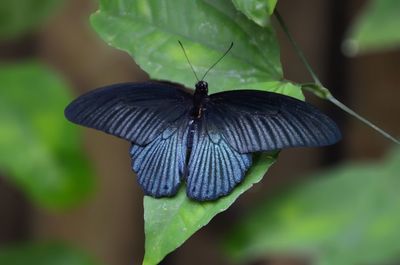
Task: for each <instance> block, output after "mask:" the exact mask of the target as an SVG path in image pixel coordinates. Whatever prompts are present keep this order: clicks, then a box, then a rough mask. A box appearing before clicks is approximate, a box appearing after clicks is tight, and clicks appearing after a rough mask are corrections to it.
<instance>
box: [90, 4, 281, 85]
mask: <svg viewBox="0 0 400 265" xmlns="http://www.w3.org/2000/svg"><path fill="white" fill-rule="evenodd" d="M91 21H92V25H93V27H94V28H95V30H96V31H97V32H98V33H99V34H100V36H101V37H102V38H103V39H104V40H105V41H106V42H107V43H109V44H110V45H112V46H113V47H116V48H119V49H121V50H124V51H126V52H128V53H129V54H130V55H131V56H132V57H133V58H134V59H135V61H136V62H137V63H138V64H139V65H140V67H141V68H142V69H143V70H145V71H146V72H147V73H148V74H149V75H150V77H151V78H153V79H164V80H171V81H174V82H179V83H182V84H184V85H186V86H188V87H194V84H195V82H196V79H195V77H194V75H193V73H192V72H191V70H190V67H189V65H188V63H187V61H186V59H185V56H184V54H183V52H182V50H181V47H180V46H179V45H178V40H181V41H182V43H183V44H184V46H185V48H186V51H187V53H188V56H189V58H190V60H191V62H192V64H193V66H194V68H195V70H196V72H197V74H198V76H199V78H201V77H202V75H203V74H204V73H205V72H206V70H207V69H208V68H209V67H210V66H211V64H213V63H214V62H215V61H216V60H217V59H218V58H219V57H220V56H221V55H222V54H223V52H224V51H225V50H226V49H227V48H228V47H229V45H230V43H231V42H233V43H234V46H233V49H232V50H231V52H230V53H229V54H228V55H227V56H226V57H225V58H224V60H222V61H221V62H220V63H219V64H218V65H217V66H216V67H215V68H214V69H213V70H212V71H210V73H209V74H208V75H207V77H206V80H207V81H208V83H209V89H210V92H211V93H214V92H217V91H222V90H225V89H235V88H237V87H239V86H240V85H242V84H249V83H258V82H268V81H279V80H282V69H281V65H280V60H279V46H278V42H277V39H276V37H275V34H274V31H273V29H272V28H271V27H265V28H263V27H260V26H258V25H256V24H255V23H253V22H252V21H250V20H249V19H247V18H246V17H245V16H244V15H242V14H241V13H240V12H237V11H236V9H235V7H234V6H233V4H232V3H231V1H230V0H193V1H187V0H176V1H169V0H138V1H131V0H121V1H114V0H101V1H100V10H98V11H97V12H96V13H95V14H94V15H93V16H92V18H91Z"/></svg>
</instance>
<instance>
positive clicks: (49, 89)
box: [0, 63, 93, 208]
mask: <svg viewBox="0 0 400 265" xmlns="http://www.w3.org/2000/svg"><path fill="white" fill-rule="evenodd" d="M0 84H1V88H0V120H1V123H0V172H1V173H2V174H4V175H5V176H7V177H8V178H9V180H10V181H12V182H13V183H15V184H16V185H17V186H18V187H20V188H21V189H22V190H23V191H24V192H25V193H26V194H27V195H28V196H29V197H30V198H32V199H33V200H34V201H35V202H37V203H39V204H40V205H41V206H44V207H50V208H60V207H61V208H62V207H67V206H72V205H74V204H76V203H77V202H79V201H81V200H82V199H83V198H84V197H85V196H86V195H87V194H88V192H89V191H90V190H91V189H92V184H93V179H92V176H93V174H92V172H91V170H90V169H89V167H88V163H87V160H86V158H85V157H84V155H83V150H81V148H80V147H79V138H78V133H77V128H76V127H74V125H72V124H70V123H68V122H67V120H66V119H65V118H64V114H63V113H64V107H65V106H66V105H67V104H68V103H69V102H70V101H71V96H70V95H69V93H68V92H67V91H68V89H67V87H66V86H65V85H64V84H63V83H62V82H61V81H60V80H59V78H58V77H57V76H56V75H55V74H54V73H53V72H51V71H49V70H48V69H46V68H45V67H43V66H42V65H40V64H38V63H26V64H15V65H4V66H0Z"/></svg>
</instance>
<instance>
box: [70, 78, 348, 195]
mask: <svg viewBox="0 0 400 265" xmlns="http://www.w3.org/2000/svg"><path fill="white" fill-rule="evenodd" d="M65 116H66V117H67V119H68V120H70V121H72V122H74V123H77V124H80V125H84V126H86V127H90V128H94V129H97V130H101V131H104V132H106V133H109V134H112V135H115V136H118V137H121V138H123V139H126V140H128V141H130V142H131V143H132V147H131V149H130V154H131V157H132V161H133V162H132V168H133V170H134V171H135V172H136V173H137V178H138V182H139V184H140V186H141V187H142V188H143V190H144V192H145V194H147V195H151V196H153V197H165V196H173V195H175V194H176V193H177V191H178V189H179V187H180V185H181V182H182V181H186V185H187V188H186V192H187V195H188V197H190V198H192V199H194V200H198V201H206V200H215V199H217V198H219V197H221V196H224V195H227V194H229V193H230V192H231V191H232V190H233V188H234V187H235V186H236V185H238V184H239V183H240V182H241V181H242V180H243V178H244V176H245V173H246V171H247V170H248V169H249V167H250V166H251V164H252V159H251V153H253V152H262V151H270V150H278V149H282V148H285V147H298V146H309V147H312V146H325V145H330V144H333V143H335V142H337V141H338V140H339V139H340V138H341V135H340V131H339V130H338V128H337V126H336V125H335V123H334V122H333V121H332V120H331V119H330V118H329V117H327V116H326V115H325V114H323V113H322V112H321V111H319V110H318V109H316V108H315V107H313V106H312V105H310V104H308V103H306V102H303V101H300V100H297V99H295V98H291V97H288V96H284V95H281V94H277V93H271V92H264V91H258V90H236V91H225V92H221V93H215V94H211V95H208V84H207V83H206V82H205V81H199V82H198V83H197V84H196V89H195V91H194V94H191V93H189V92H186V91H185V88H184V87H182V86H180V85H176V84H171V83H161V82H148V83H123V84H115V85H111V86H108V87H104V88H100V89H96V90H94V91H91V92H89V93H87V94H85V95H83V96H80V97H79V98H77V99H76V100H75V101H73V102H72V103H71V104H70V105H69V106H68V107H67V108H66V110H65Z"/></svg>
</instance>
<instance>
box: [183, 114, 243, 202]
mask: <svg viewBox="0 0 400 265" xmlns="http://www.w3.org/2000/svg"><path fill="white" fill-rule="evenodd" d="M193 131H194V135H193V145H192V150H191V153H190V159H189V164H188V176H187V183H186V185H187V190H186V193H187V195H188V197H190V198H192V199H194V200H197V201H207V200H215V199H217V198H219V197H221V196H224V195H227V194H229V193H230V192H231V191H232V189H233V188H234V187H235V186H236V185H237V184H239V183H240V182H241V181H242V180H243V178H244V175H245V173H246V171H247V169H248V168H249V167H250V166H251V154H241V153H239V152H237V151H236V150H234V149H233V148H232V147H231V146H230V145H229V144H228V143H227V142H226V140H225V139H224V138H223V137H222V132H221V131H220V130H219V129H218V127H217V126H216V124H214V123H213V120H211V119H208V117H207V115H206V116H205V117H203V118H202V119H200V120H195V123H194V130H193Z"/></svg>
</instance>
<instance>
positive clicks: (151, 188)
mask: <svg viewBox="0 0 400 265" xmlns="http://www.w3.org/2000/svg"><path fill="white" fill-rule="evenodd" d="M186 139H187V119H183V120H182V121H181V122H180V124H179V127H177V128H168V129H166V130H165V131H164V132H163V133H162V134H160V135H159V136H158V137H157V138H156V139H154V140H153V141H152V142H151V143H149V144H147V145H146V146H139V145H132V148H131V151H130V153H131V157H132V169H133V170H134V171H135V172H136V174H137V179H138V183H139V185H140V186H141V187H142V188H143V190H144V192H145V194H146V195H151V196H153V197H165V196H173V195H175V194H176V192H177V190H178V188H179V186H180V183H181V179H182V177H183V172H184V169H185V159H186V148H187V146H186V143H187V140H186Z"/></svg>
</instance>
